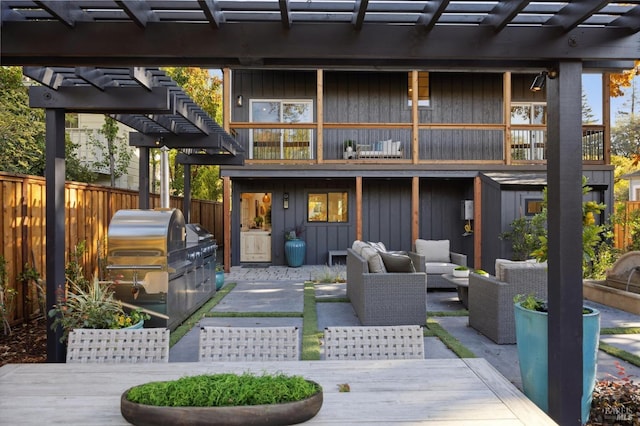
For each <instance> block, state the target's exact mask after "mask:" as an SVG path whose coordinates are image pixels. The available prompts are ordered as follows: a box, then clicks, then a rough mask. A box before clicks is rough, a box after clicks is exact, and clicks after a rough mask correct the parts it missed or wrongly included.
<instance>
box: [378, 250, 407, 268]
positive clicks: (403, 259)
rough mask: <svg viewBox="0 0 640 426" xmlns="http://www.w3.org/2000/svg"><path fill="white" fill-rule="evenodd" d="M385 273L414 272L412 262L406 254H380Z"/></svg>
mask: <svg viewBox="0 0 640 426" xmlns="http://www.w3.org/2000/svg"><path fill="white" fill-rule="evenodd" d="M380 257H381V258H382V262H384V267H385V269H386V270H387V272H416V268H415V266H414V264H413V261H412V260H411V258H410V257H409V256H407V255H406V254H397V253H383V252H381V253H380Z"/></svg>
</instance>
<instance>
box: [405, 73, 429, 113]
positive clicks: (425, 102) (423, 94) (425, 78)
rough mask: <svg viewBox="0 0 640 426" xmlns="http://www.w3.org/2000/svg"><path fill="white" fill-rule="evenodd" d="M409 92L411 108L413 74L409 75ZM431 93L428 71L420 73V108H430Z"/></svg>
mask: <svg viewBox="0 0 640 426" xmlns="http://www.w3.org/2000/svg"><path fill="white" fill-rule="evenodd" d="M408 78H409V79H408V82H409V85H408V88H409V89H408V91H407V95H408V96H409V106H411V104H412V101H413V97H412V96H411V93H412V92H413V89H412V87H413V86H412V85H411V73H409V77H408ZM429 98H430V92H429V73H428V72H427V71H418V107H428V106H430V105H431V104H430V101H429Z"/></svg>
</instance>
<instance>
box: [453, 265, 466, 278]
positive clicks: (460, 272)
mask: <svg viewBox="0 0 640 426" xmlns="http://www.w3.org/2000/svg"><path fill="white" fill-rule="evenodd" d="M453 276H454V277H456V278H467V277H469V268H467V267H466V266H458V267H457V268H455V269H454V270H453Z"/></svg>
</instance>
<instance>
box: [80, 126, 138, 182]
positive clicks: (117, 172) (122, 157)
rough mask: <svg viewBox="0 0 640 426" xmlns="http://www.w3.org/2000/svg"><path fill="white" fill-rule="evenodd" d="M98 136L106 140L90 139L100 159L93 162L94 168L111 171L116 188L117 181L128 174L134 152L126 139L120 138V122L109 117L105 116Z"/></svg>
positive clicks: (110, 174)
mask: <svg viewBox="0 0 640 426" xmlns="http://www.w3.org/2000/svg"><path fill="white" fill-rule="evenodd" d="M98 134H99V135H101V136H102V137H103V139H104V140H101V139H99V138H96V137H92V138H90V143H91V144H92V145H93V147H94V148H95V149H96V153H97V155H96V158H98V159H97V160H96V161H94V162H93V166H94V167H97V168H104V169H106V170H109V176H111V186H112V187H114V186H116V179H117V178H119V177H120V176H122V175H124V174H125V173H126V172H127V169H128V168H129V163H130V162H131V157H133V151H132V150H131V148H129V145H128V144H127V142H126V141H125V139H124V138H123V137H121V136H118V122H117V121H116V120H114V119H113V118H111V117H109V116H107V115H105V116H104V124H103V125H102V127H101V128H100V130H98Z"/></svg>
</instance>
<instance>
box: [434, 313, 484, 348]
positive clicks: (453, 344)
mask: <svg viewBox="0 0 640 426" xmlns="http://www.w3.org/2000/svg"><path fill="white" fill-rule="evenodd" d="M427 327H428V328H429V330H430V331H432V332H433V333H434V334H435V335H436V337H437V338H438V339H440V340H441V341H442V343H444V344H445V346H446V347H448V348H449V349H451V350H452V351H453V353H455V354H456V355H458V357H460V358H475V357H476V355H475V354H474V353H473V352H471V351H470V350H469V349H467V347H466V346H464V345H463V344H462V343H460V341H459V340H458V339H456V338H455V337H453V336H452V335H451V334H449V332H448V331H447V330H445V329H444V328H443V327H442V326H441V325H440V324H438V323H437V322H436V321H435V320H432V319H430V318H427Z"/></svg>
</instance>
